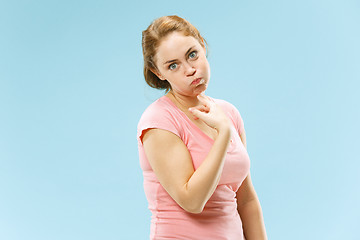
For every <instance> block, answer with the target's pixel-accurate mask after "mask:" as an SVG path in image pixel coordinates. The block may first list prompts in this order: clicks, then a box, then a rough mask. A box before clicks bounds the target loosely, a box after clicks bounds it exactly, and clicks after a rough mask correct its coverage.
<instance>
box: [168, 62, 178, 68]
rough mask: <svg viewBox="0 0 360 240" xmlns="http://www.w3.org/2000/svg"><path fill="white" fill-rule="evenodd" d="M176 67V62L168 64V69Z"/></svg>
mask: <svg viewBox="0 0 360 240" xmlns="http://www.w3.org/2000/svg"><path fill="white" fill-rule="evenodd" d="M176 67H177V64H176V63H173V64H170V66H169V69H170V70H174V69H175V68H176Z"/></svg>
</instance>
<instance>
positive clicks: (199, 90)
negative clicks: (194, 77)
mask: <svg viewBox="0 0 360 240" xmlns="http://www.w3.org/2000/svg"><path fill="white" fill-rule="evenodd" d="M206 89H207V84H200V85H199V86H196V88H195V91H194V92H195V93H196V95H199V94H200V93H202V92H204V91H205V90H206Z"/></svg>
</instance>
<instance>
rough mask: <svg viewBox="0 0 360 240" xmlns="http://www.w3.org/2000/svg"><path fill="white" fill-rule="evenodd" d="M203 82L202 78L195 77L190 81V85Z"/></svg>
mask: <svg viewBox="0 0 360 240" xmlns="http://www.w3.org/2000/svg"><path fill="white" fill-rule="evenodd" d="M204 82H205V81H204V79H202V78H197V79H195V80H194V81H192V83H191V85H199V84H202V83H204Z"/></svg>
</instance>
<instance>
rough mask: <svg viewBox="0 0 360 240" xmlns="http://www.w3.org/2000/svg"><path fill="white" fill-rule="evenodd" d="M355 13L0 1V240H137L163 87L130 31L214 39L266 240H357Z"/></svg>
mask: <svg viewBox="0 0 360 240" xmlns="http://www.w3.org/2000/svg"><path fill="white" fill-rule="evenodd" d="M359 10H360V3H359V1H355V0H326V1H325V0H315V1H314V0H301V1H300V0H294V1H285V0H273V1H265V0H255V1H248V0H246V1H245V0H244V1H185V0H184V1H84V0H81V1H69V0H67V1H64V0H61V1H60V0H58V1H45V0H43V1H26V0H23V1H19V0H16V1H0V239H3V240H18V239H21V240H23V239H24V240H25V239H26V240H32V239H34V240H35V239H36V240H48V239H52V240H55V239H56V240H57V239H61V240H64V239H66V240H73V239H74V240H75V239H76V240H78V239H86V240H92V239H107V240H111V239H148V235H149V226H150V212H149V210H148V209H147V201H146V198H145V195H144V192H143V187H142V180H143V179H142V172H141V169H140V167H139V160H138V153H137V142H136V126H137V122H138V120H139V118H140V116H141V114H142V112H143V111H144V109H145V108H146V107H147V106H148V105H149V104H150V103H151V102H152V101H154V100H155V99H156V98H158V97H160V96H161V95H162V92H161V91H156V90H152V89H150V87H147V86H146V84H145V81H144V79H143V75H142V67H143V63H142V50H141V31H142V30H144V29H145V28H146V27H147V26H148V25H149V24H150V23H151V21H152V20H153V19H155V18H157V17H160V16H163V15H172V14H177V15H179V16H182V17H184V18H186V19H188V20H189V21H190V22H191V23H193V24H194V25H195V26H196V27H197V28H198V29H199V30H200V32H201V33H202V34H203V36H204V37H205V38H206V39H207V41H208V43H209V50H210V51H209V58H208V59H209V62H210V65H211V71H212V77H211V83H210V85H209V89H208V90H207V94H208V95H210V96H212V97H215V98H222V99H225V100H228V101H229V102H231V103H232V104H234V105H235V106H236V107H237V108H238V109H239V111H240V113H241V115H242V117H243V119H244V122H245V128H246V131H247V144H248V152H249V155H250V159H251V162H252V166H251V172H252V179H253V183H254V186H255V188H256V190H257V193H258V196H259V199H260V201H261V204H262V208H263V213H264V219H265V224H266V228H267V234H268V237H269V239H277V240H282V239H284V240H288V239H359V236H358V234H357V229H358V227H359V223H360V208H359V202H360V191H359V183H360V177H359V174H360V164H359V161H360V154H359V135H360V127H359V122H360V110H359V103H360V97H359V89H360V84H359V80H360V70H359V69H360V44H359V43H360V28H359V23H360V14H359Z"/></svg>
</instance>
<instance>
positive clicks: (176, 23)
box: [142, 15, 206, 91]
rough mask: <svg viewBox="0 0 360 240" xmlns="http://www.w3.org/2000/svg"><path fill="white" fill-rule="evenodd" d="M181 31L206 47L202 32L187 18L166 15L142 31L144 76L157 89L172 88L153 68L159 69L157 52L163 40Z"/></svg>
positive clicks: (167, 89)
mask: <svg viewBox="0 0 360 240" xmlns="http://www.w3.org/2000/svg"><path fill="white" fill-rule="evenodd" d="M175 31H176V32H181V33H183V34H184V35H185V36H192V37H194V38H195V39H197V40H198V41H199V43H200V45H201V46H202V47H204V48H205V44H206V41H205V39H204V38H203V37H202V36H201V35H200V32H199V31H198V30H197V29H196V28H195V27H194V26H193V25H192V24H191V23H189V22H188V21H186V20H185V19H183V18H181V17H178V16H176V15H174V16H164V17H160V18H157V19H155V20H154V21H153V22H152V23H151V24H150V26H149V27H148V28H147V29H146V30H145V31H143V32H142V49H143V56H144V77H145V81H146V83H147V84H148V85H149V86H150V87H153V88H156V89H165V90H166V91H169V90H170V89H171V86H170V83H169V82H168V81H167V80H161V79H159V78H158V77H157V76H156V75H155V74H154V73H153V72H152V71H151V70H153V71H157V67H156V64H155V54H156V51H157V48H158V47H159V45H160V42H161V40H162V39H163V38H164V37H166V36H167V35H169V34H170V33H172V32H175Z"/></svg>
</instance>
